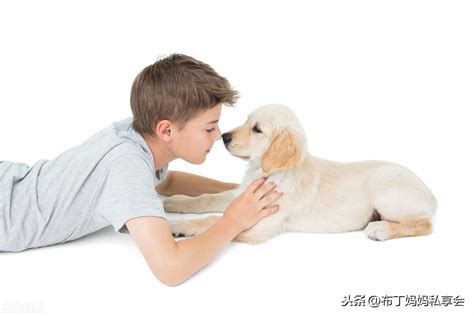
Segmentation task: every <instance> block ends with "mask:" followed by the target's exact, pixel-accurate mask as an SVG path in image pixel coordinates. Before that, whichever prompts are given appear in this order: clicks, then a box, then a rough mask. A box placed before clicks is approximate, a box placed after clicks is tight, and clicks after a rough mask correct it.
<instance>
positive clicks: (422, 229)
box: [364, 219, 432, 241]
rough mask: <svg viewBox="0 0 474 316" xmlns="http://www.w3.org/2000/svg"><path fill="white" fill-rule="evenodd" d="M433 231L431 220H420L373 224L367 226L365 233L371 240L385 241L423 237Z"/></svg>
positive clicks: (384, 221)
mask: <svg viewBox="0 0 474 316" xmlns="http://www.w3.org/2000/svg"><path fill="white" fill-rule="evenodd" d="M431 231H432V225H431V222H430V220H429V219H418V220H411V221H403V222H391V221H386V220H383V221H379V222H371V223H369V224H368V225H367V227H366V228H365V230H364V232H365V234H366V235H367V237H369V238H370V239H373V240H377V241H383V240H388V239H394V238H400V237H411V236H423V235H428V234H430V233H431Z"/></svg>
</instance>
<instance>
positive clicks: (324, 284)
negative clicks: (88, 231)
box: [0, 206, 474, 315]
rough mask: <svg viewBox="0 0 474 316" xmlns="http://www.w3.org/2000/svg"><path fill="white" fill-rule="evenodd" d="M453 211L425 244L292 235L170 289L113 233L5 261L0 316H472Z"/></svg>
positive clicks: (462, 241) (245, 250)
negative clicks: (420, 299) (420, 301)
mask: <svg viewBox="0 0 474 316" xmlns="http://www.w3.org/2000/svg"><path fill="white" fill-rule="evenodd" d="M448 211H449V210H448V209H445V208H444V207H443V206H442V207H441V210H440V212H439V214H438V215H437V217H436V219H435V231H434V233H433V234H432V235H430V236H427V237H418V238H405V239H398V240H392V241H387V242H374V241H372V240H369V239H367V238H366V237H365V236H364V235H363V233H362V232H353V233H346V234H327V235H326V234H286V235H281V236H279V237H277V238H274V239H272V240H270V241H269V242H267V243H265V244H262V245H257V246H250V245H246V244H239V243H232V244H230V245H229V246H228V247H227V248H226V249H225V250H224V251H223V252H222V253H221V254H220V255H219V256H218V257H217V258H216V260H214V261H213V262H212V263H211V264H210V265H209V266H208V267H206V268H205V269H204V270H202V271H201V272H199V273H197V274H196V275H194V276H193V277H192V278H191V279H189V280H188V281H187V282H185V283H183V284H182V285H180V286H178V287H174V288H170V287H167V286H165V285H163V284H161V283H160V282H159V281H157V280H156V279H155V278H154V277H153V275H152V273H151V272H150V271H149V269H148V267H147V265H146V263H145V261H144V259H143V258H142V256H141V254H140V252H139V251H138V249H137V248H136V247H135V244H134V242H133V240H132V239H131V237H130V236H129V235H126V234H117V233H115V232H114V231H113V230H112V228H111V227H109V228H106V229H103V230H101V231H98V232H96V233H94V234H92V235H89V236H86V237H84V238H82V239H79V240H76V241H73V242H69V243H66V244H63V245H57V246H51V247H46V248H42V249H35V250H29V251H25V252H23V253H15V254H12V253H2V254H0V267H1V269H0V280H1V283H0V289H1V290H0V291H1V294H0V296H1V297H2V298H3V301H2V304H3V305H0V311H3V312H16V313H18V312H21V311H23V312H25V311H28V310H29V311H33V312H41V313H44V314H49V315H79V314H82V315H83V314H89V313H93V314H96V313H97V314H98V313H106V314H116V313H118V314H121V315H122V314H134V315H135V314H136V315H156V314H161V313H163V314H164V313H167V314H169V313H173V314H175V315H185V314H188V315H189V314H191V313H197V311H199V313H204V312H205V313H206V314H207V315H257V314H270V313H271V314H279V315H284V314H296V315H315V314H317V313H318V312H319V311H325V312H326V313H329V314H332V315H336V314H342V313H350V314H351V315H355V314H360V315H367V314H370V313H371V312H373V313H377V314H380V313H382V312H383V313H384V314H385V313H390V314H391V315H396V314H398V313H399V314H400V315H401V314H405V313H406V312H410V313H412V315H424V314H425V313H426V312H429V313H430V315H438V314H439V315H458V313H459V315H468V312H472V311H473V308H472V298H473V283H472V281H473V279H472V277H473V273H472V266H473V263H474V260H473V259H472V256H470V252H471V251H470V247H468V242H467V240H468V238H470V239H472V236H469V233H468V231H469V230H468V229H469V225H470V223H465V222H464V221H462V220H460V219H456V218H453V217H452V216H451V215H449V213H448ZM174 215H175V214H173V216H174ZM446 258H449V259H446ZM446 262H449V263H450V264H446ZM348 295H350V296H351V297H352V298H354V296H356V295H365V298H366V299H368V298H369V297H370V296H372V295H377V296H379V297H381V296H383V295H389V296H407V295H415V296H418V295H439V296H440V299H441V296H453V297H455V296H458V295H460V296H461V297H462V298H464V299H466V302H465V306H464V307H455V306H447V307H444V306H443V307H412V306H405V305H404V304H405V303H406V298H402V301H401V302H402V305H403V306H401V307H394V306H392V307H379V308H371V307H368V303H366V307H356V306H352V307H351V306H345V307H343V306H342V305H343V304H342V302H343V300H344V299H345V297H346V296H348ZM393 304H394V305H395V304H396V302H395V301H394V303H393ZM329 314H327V315H329Z"/></svg>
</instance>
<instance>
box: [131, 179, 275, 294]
mask: <svg viewBox="0 0 474 316" xmlns="http://www.w3.org/2000/svg"><path fill="white" fill-rule="evenodd" d="M264 181H265V179H264V178H262V179H258V180H255V181H254V182H253V183H252V184H251V185H250V186H249V187H248V188H247V190H246V191H244V192H243V193H242V194H241V195H239V196H238V197H237V198H236V199H235V200H234V201H233V202H232V203H231V204H230V205H229V207H228V208H227V210H226V212H225V213H224V215H223V216H222V217H221V218H220V219H219V220H218V221H217V222H216V224H215V225H214V226H212V227H211V228H209V229H208V230H207V231H205V232H204V233H202V234H200V235H197V236H195V237H192V238H189V239H183V240H180V241H178V242H176V241H175V240H174V238H173V236H172V234H171V232H170V230H169V227H168V224H167V222H166V220H165V219H162V218H158V217H153V216H148V217H137V218H133V219H131V220H128V221H127V222H126V225H127V228H128V231H129V232H130V235H131V236H132V237H133V239H134V240H135V242H136V244H137V246H138V247H139V248H140V251H141V252H142V254H143V256H144V257H145V260H146V262H147V264H148V266H149V267H150V269H151V270H152V272H153V274H154V275H155V276H156V277H157V278H158V279H159V280H160V281H161V282H163V283H165V284H166V285H169V286H175V285H178V284H180V283H181V282H183V281H184V280H186V279H187V278H189V277H190V276H191V275H193V274H194V273H196V272H197V271H198V270H200V269H201V268H202V267H204V266H205V265H206V264H208V263H209V262H210V261H211V260H212V259H213V258H214V257H215V256H216V255H217V254H218V253H219V252H220V251H221V250H222V248H224V246H225V245H226V244H227V243H229V242H230V241H232V239H234V238H235V237H236V236H237V235H238V234H239V233H241V232H242V231H244V230H247V229H249V228H250V227H252V226H253V225H255V224H256V223H257V222H258V221H259V220H261V219H262V218H264V217H266V216H268V215H270V214H273V213H275V212H276V211H277V210H278V205H274V206H271V207H270V206H269V205H271V204H273V203H275V201H276V199H278V198H279V197H280V196H281V193H278V192H276V191H274V190H275V185H274V184H273V183H271V182H270V183H264ZM267 206H268V208H267Z"/></svg>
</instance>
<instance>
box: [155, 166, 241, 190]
mask: <svg viewBox="0 0 474 316" xmlns="http://www.w3.org/2000/svg"><path fill="white" fill-rule="evenodd" d="M168 177H170V178H169V179H167V180H166V181H165V182H166V183H165V185H164V186H158V187H157V188H156V190H157V192H158V193H160V194H162V195H165V196H171V195H176V194H183V195H188V196H199V195H201V194H204V193H220V192H223V191H228V190H233V189H236V188H237V187H238V186H239V185H238V184H236V183H227V182H221V181H218V180H214V179H210V178H206V177H202V176H198V175H195V174H191V173H187V172H181V171H170V174H169V175H168Z"/></svg>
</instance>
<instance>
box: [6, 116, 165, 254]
mask: <svg viewBox="0 0 474 316" xmlns="http://www.w3.org/2000/svg"><path fill="white" fill-rule="evenodd" d="M131 122H132V118H127V119H125V120H122V121H119V122H116V123H114V124H112V125H111V126H110V127H108V128H105V129H103V130H102V131H100V132H98V133H97V134H95V135H93V136H92V137H91V138H89V139H88V140H87V141H86V142H84V143H83V144H81V145H79V146H76V147H74V148H72V149H69V150H68V151H66V152H64V153H62V154H61V155H59V156H58V157H56V158H55V159H53V160H40V161H38V162H37V163H35V164H34V165H33V166H31V167H30V166H28V165H26V164H24V163H18V162H17V163H15V162H11V161H3V162H0V251H22V250H25V249H28V248H38V247H43V246H47V245H53V244H58V243H64V242H66V241H70V240H74V239H77V238H80V237H82V236H84V235H87V234H90V233H92V232H94V231H97V230H99V229H101V228H103V227H105V226H109V225H113V227H114V230H115V231H116V232H122V233H127V232H128V231H127V229H126V226H124V223H125V222H126V221H127V220H129V219H132V218H135V217H140V216H158V217H162V218H165V213H164V209H163V204H162V203H161V200H160V199H159V197H158V194H157V193H156V191H155V187H156V186H157V185H158V184H159V183H160V181H161V180H163V179H164V178H165V177H166V172H167V169H168V165H166V166H164V167H163V168H162V169H160V170H158V171H155V167H154V162H153V155H152V153H151V150H150V148H149V147H148V145H147V144H146V142H145V140H144V139H143V137H142V136H141V135H140V134H139V133H138V132H137V131H135V130H134V129H133V128H132V126H131ZM0 158H2V157H0Z"/></svg>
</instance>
